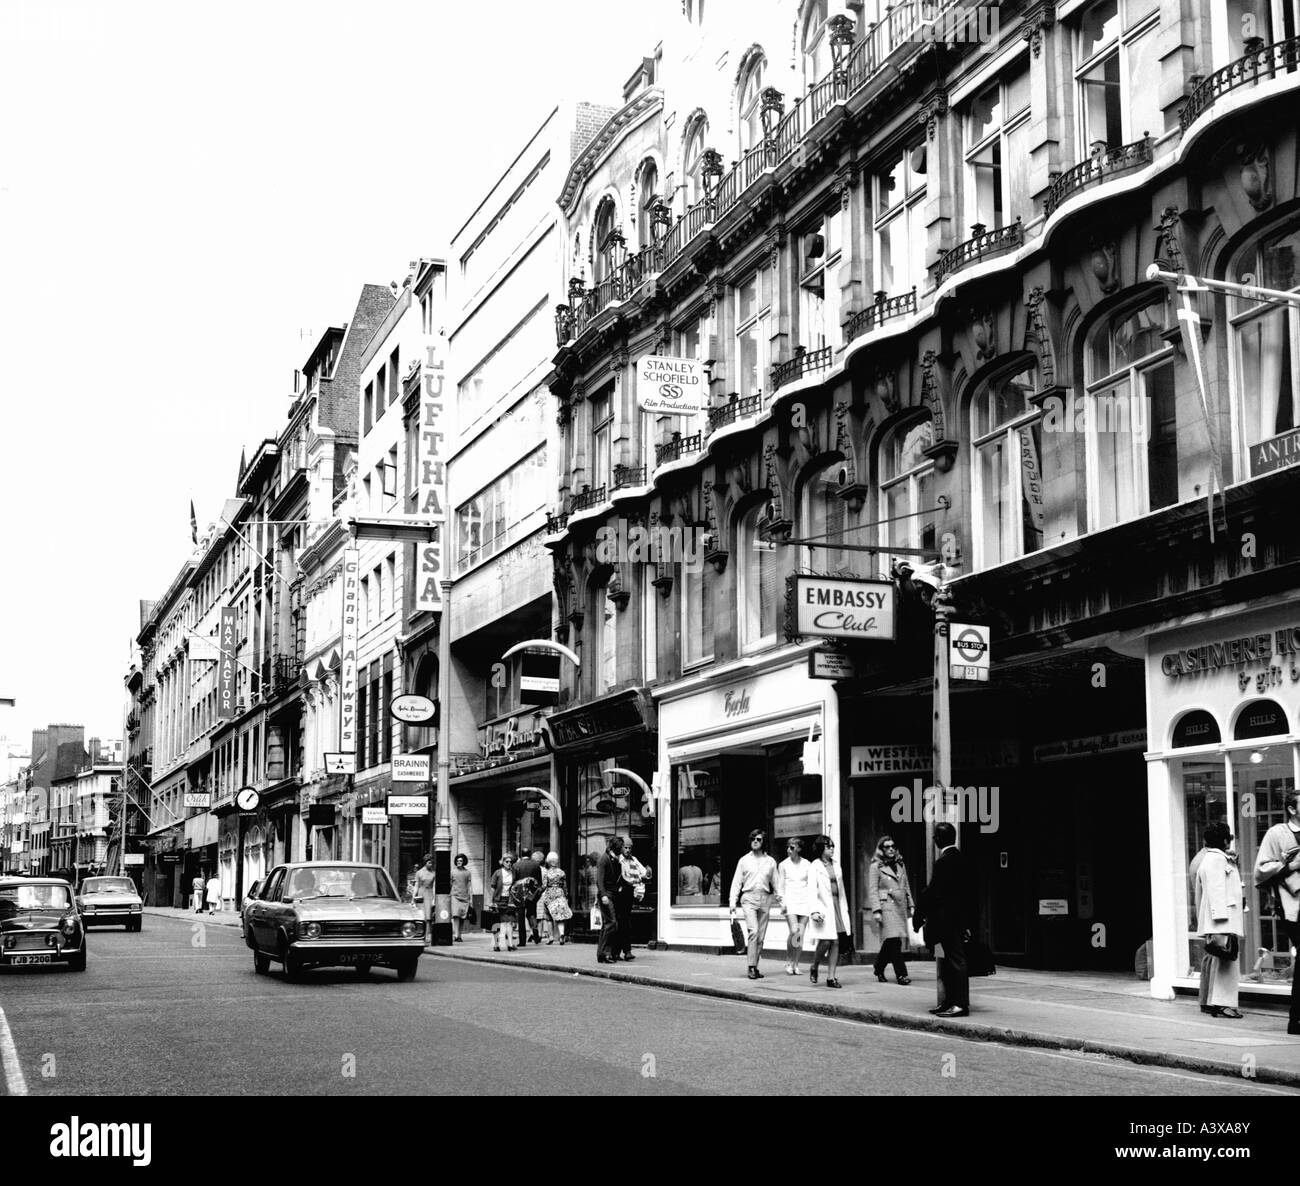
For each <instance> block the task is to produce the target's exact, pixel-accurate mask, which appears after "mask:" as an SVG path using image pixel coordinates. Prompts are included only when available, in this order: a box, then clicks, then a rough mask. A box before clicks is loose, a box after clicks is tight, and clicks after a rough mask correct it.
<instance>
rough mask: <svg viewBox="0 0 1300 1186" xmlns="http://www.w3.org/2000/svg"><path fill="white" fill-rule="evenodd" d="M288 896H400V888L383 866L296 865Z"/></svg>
mask: <svg viewBox="0 0 1300 1186" xmlns="http://www.w3.org/2000/svg"><path fill="white" fill-rule="evenodd" d="M284 897H285V899H286V900H295V901H302V900H303V899H306V898H347V899H352V898H383V899H387V900H389V901H394V902H395V901H396V900H397V892H396V891H395V890H394V889H393V883H392V881H390V880H389V877H388V874H387V873H385V872H384V870H382V869H353V868H348V867H347V866H338V867H333V866H329V865H318V866H316V867H315V868H312V869H295V870H293V872H292V873H290V874H289V882H288V885H287V887H286V889H285V891H284Z"/></svg>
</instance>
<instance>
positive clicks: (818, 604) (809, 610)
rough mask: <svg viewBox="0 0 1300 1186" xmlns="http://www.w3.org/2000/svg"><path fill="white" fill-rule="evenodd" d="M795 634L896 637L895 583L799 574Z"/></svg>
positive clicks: (887, 639)
mask: <svg viewBox="0 0 1300 1186" xmlns="http://www.w3.org/2000/svg"><path fill="white" fill-rule="evenodd" d="M790 579H791V581H792V582H793V584H794V618H795V630H794V632H795V634H797V635H798V636H799V637H801V638H851V639H855V640H857V641H859V642H872V641H883V642H892V641H893V640H894V595H895V589H894V586H893V585H892V584H891V583H890V582H889V581H864V580H855V579H853V578H851V577H812V576H803V575H797V576H793V577H791V578H790Z"/></svg>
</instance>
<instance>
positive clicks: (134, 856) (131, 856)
mask: <svg viewBox="0 0 1300 1186" xmlns="http://www.w3.org/2000/svg"><path fill="white" fill-rule="evenodd" d="M122 864H124V865H128V866H130V865H143V864H144V853H142V852H128V853H124V854H123V856H122Z"/></svg>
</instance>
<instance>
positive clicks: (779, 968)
mask: <svg viewBox="0 0 1300 1186" xmlns="http://www.w3.org/2000/svg"><path fill="white" fill-rule="evenodd" d="M426 954H431V955H434V956H437V957H439V958H441V959H456V960H464V961H471V962H479V963H492V964H513V965H515V966H520V965H522V966H524V967H529V968H540V969H546V970H549V971H555V972H567V973H570V974H577V975H581V976H596V977H600V978H602V979H606V980H614V981H623V982H626V983H631V984H641V985H648V986H651V987H655V988H663V989H668V990H675V991H678V992H690V993H699V994H703V995H706V996H713V997H721V998H725V999H731V1000H740V1001H749V1002H753V1003H757V1004H763V1005H769V1006H776V1007H778V1008H785V1009H794V1010H798V1011H802V1012H809V1013H820V1014H823V1015H829V1016H834V1017H842V1018H845V1019H846V1020H854V1021H861V1022H864V1023H867V1024H873V1025H888V1026H892V1027H895V1028H899V1029H915V1030H929V1031H934V1032H947V1033H953V1034H958V1035H960V1036H961V1037H963V1038H967V1039H972V1040H975V1041H987V1042H1005V1043H1008V1044H1011V1045H1016V1046H1033V1047H1039V1048H1043V1049H1048V1050H1073V1051H1081V1052H1084V1053H1089V1054H1097V1055H1101V1056H1105V1057H1110V1058H1116V1059H1123V1060H1124V1061H1126V1062H1133V1063H1142V1064H1146V1065H1150V1066H1162V1067H1170V1068H1174V1069H1178V1070H1187V1071H1194V1072H1199V1073H1202V1074H1214V1075H1228V1076H1231V1077H1233V1078H1243V1077H1245V1078H1253V1079H1254V1080H1256V1081H1257V1082H1261V1083H1276V1084H1284V1085H1287V1086H1291V1087H1297V1088H1300V1038H1294V1037H1288V1036H1287V1032H1286V1027H1287V1017H1286V1012H1285V1010H1269V1009H1265V1008H1261V1007H1259V1006H1257V1005H1254V1004H1251V1003H1249V1002H1244V1001H1243V1004H1242V1008H1241V1011H1242V1012H1243V1013H1245V1015H1246V1016H1245V1018H1244V1019H1242V1020H1241V1021H1229V1020H1221V1019H1218V1018H1214V1017H1210V1016H1208V1015H1206V1014H1203V1013H1201V1012H1200V1008H1199V1005H1198V1002H1197V1001H1196V998H1195V997H1179V998H1178V999H1177V1000H1173V1001H1157V1000H1153V999H1152V998H1151V997H1150V995H1149V989H1148V985H1147V982H1146V981H1144V980H1138V979H1137V978H1136V977H1133V976H1128V975H1124V974H1119V973H1116V974H1100V975H1099V974H1091V973H1087V972H1040V971H1032V970H1026V969H1021V968H999V969H998V972H997V975H995V976H989V977H983V978H976V979H973V980H972V981H971V1015H970V1017H969V1018H963V1019H956V1020H952V1021H944V1020H940V1019H939V1018H937V1017H933V1016H931V1015H930V1014H929V1012H927V1010H929V1009H931V1008H933V1007H934V1005H935V1002H936V999H937V993H936V986H935V965H934V963H933V962H920V961H917V962H913V963H910V964H909V965H908V972H909V974H910V975H911V978H912V983H911V984H910V985H907V986H905V987H904V986H900V985H898V984H895V983H894V977H893V972H892V971H890V972H889V973H888V976H889V980H888V982H887V983H885V984H881V983H880V982H879V981H877V980H876V978H875V975H874V973H873V971H872V967H871V963H870V962H867V963H857V964H853V965H851V966H849V967H843V966H841V968H840V970H839V973H838V978H839V980H840V982H841V984H842V985H843V988H841V989H839V990H835V989H828V988H827V987H826V975H825V966H824V965H823V968H822V978H821V983H820V984H816V985H814V984H812V983H811V982H810V981H809V979H808V971H807V969H808V958H807V956H806V955H805V957H804V960H803V962H802V964H801V969H802V970H801V972H800V974H799V976H797V977H794V976H788V975H786V974H785V971H784V969H785V961H784V959H783V958H781V956H779V955H777V954H768V955H765V956H764V958H763V962H762V964H761V970H762V972H763V977H764V978H763V979H762V980H749V979H748V978H747V977H746V975H745V967H746V965H745V960H744V958H743V957H742V956H734V955H722V956H719V955H712V954H709V953H708V952H699V951H648V950H645V949H641V948H638V949H637V950H636V951H635V953H634V954H635V956H636V958H635V960H634V961H633V962H631V963H623V962H620V963H618V964H616V965H608V964H606V965H598V964H597V963H596V949H595V947H594V946H593V945H591V944H589V943H570V944H565V945H563V946H561V945H560V944H558V943H557V944H554V945H546V944H542V945H541V946H538V945H536V944H529V945H528V946H527V947H521V948H519V949H517V950H516V951H511V952H493V951H492V942H491V936H490V935H485V934H467V935H466V936H465V940H464V942H463V943H457V944H455V945H454V946H452V947H437V948H426ZM858 958H859V959H861V958H862V957H861V956H860V955H859V957H858Z"/></svg>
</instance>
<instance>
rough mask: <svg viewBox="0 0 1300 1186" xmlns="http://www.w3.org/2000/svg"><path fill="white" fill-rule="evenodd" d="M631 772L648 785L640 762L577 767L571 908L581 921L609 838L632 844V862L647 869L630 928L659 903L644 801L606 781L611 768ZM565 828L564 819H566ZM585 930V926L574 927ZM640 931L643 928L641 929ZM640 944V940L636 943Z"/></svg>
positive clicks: (621, 758) (633, 758)
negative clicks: (648, 875) (634, 858)
mask: <svg viewBox="0 0 1300 1186" xmlns="http://www.w3.org/2000/svg"><path fill="white" fill-rule="evenodd" d="M615 766H617V767H620V768H621V769H624V770H633V771H636V772H637V773H639V774H640V775H641V777H642V778H644V779H645V780H646V782H647V783H648V782H649V781H650V776H651V771H650V769H649V767H648V765H647V761H646V759H645V758H644V757H642V756H640V755H636V754H618V755H615V756H612V757H607V758H603V759H601V760H599V761H594V762H581V763H579V764H578V766H577V785H578V837H577V843H578V873H577V877H576V879H575V884H574V885H573V887H572V891H573V899H574V900H573V908H574V912H575V914H576V916H577V917H578V918H579V919H585V917H586V915H587V914H588V913H589V912H590V910H591V907H592V906H593V905H594V904H595V902H596V899H597V882H596V862H597V861H598V860H599V859H600V856H601V854H602V853H603V852H604V851H605V849H606V846H607V844H608V841H609V839H610V838H611V837H613V836H622V837H623V838H624V840H628V841H631V843H632V847H633V849H634V851H635V853H636V855H637V858H638V859H639V860H640V861H641V863H642V864H645V865H649V866H651V868H652V876H651V878H650V881H649V883H648V884H647V886H646V896H645V898H644V899H643V900H642V901H641V902H640V903H638V904H637V905H636V906H634V907H633V925H634V933H636V928H637V925H638V924H637V919H638V918H643V917H646V916H647V912H649V915H650V916H652V915H653V913H654V910H655V906H656V903H657V900H658V882H659V872H658V870H657V869H654V868H653V866H654V862H655V831H654V827H655V817H654V816H652V815H649V814H647V812H646V804H645V797H644V795H643V793H642V791H641V789H640V788H639V787H635V786H631V785H629V783H628V780H627V779H625V778H622V777H621V776H617V775H615V776H612V777H606V774H605V772H606V771H607V770H609V769H610V768H611V767H615ZM565 823H566V826H567V824H568V817H567V814H566V817H565ZM578 925H579V926H581V927H583V928H585V925H586V924H585V921H584V922H582V923H579V924H578ZM641 925H645V924H641ZM637 941H638V942H644V941H645V940H644V939H638V940H637Z"/></svg>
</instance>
